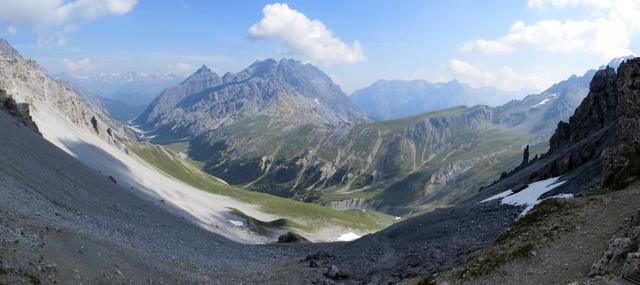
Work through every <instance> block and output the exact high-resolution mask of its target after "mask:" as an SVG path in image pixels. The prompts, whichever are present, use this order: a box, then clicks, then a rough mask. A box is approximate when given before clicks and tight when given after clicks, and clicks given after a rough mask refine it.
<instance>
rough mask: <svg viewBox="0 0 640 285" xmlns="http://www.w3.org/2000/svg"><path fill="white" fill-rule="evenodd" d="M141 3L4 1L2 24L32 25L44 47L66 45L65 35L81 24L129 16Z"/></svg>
mask: <svg viewBox="0 0 640 285" xmlns="http://www.w3.org/2000/svg"><path fill="white" fill-rule="evenodd" d="M137 3H138V0H74V1H64V0H20V1H15V0H0V7H2V9H0V22H7V23H13V24H21V25H29V26H32V27H34V28H35V29H36V30H37V31H38V34H39V36H40V39H39V40H38V42H39V43H40V44H48V43H51V42H55V43H57V44H64V41H65V40H64V36H65V35H66V34H68V33H71V32H73V31H75V30H77V29H78V25H80V24H82V23H85V22H90V21H95V20H98V19H100V18H104V17H108V16H120V15H124V14H126V13H129V12H130V11H131V10H133V8H134V7H135V6H136V4H137Z"/></svg>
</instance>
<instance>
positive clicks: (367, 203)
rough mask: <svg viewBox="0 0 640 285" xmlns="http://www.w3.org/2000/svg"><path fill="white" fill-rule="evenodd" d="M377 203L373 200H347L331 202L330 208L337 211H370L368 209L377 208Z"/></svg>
mask: <svg viewBox="0 0 640 285" xmlns="http://www.w3.org/2000/svg"><path fill="white" fill-rule="evenodd" d="M377 204H378V203H377V202H376V201H372V200H367V199H364V198H353V199H347V200H340V201H331V202H329V205H328V206H329V207H331V208H333V209H336V210H341V211H344V210H354V209H357V210H368V209H374V208H375V207H376V206H377Z"/></svg>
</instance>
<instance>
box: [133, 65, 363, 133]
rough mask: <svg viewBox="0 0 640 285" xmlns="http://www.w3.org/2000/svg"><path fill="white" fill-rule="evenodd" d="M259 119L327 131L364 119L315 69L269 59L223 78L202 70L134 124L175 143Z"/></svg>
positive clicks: (164, 94) (160, 98)
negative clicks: (174, 140)
mask: <svg viewBox="0 0 640 285" xmlns="http://www.w3.org/2000/svg"><path fill="white" fill-rule="evenodd" d="M257 116H264V117H269V118H273V119H276V120H279V121H281V122H284V123H285V124H291V125H293V126H297V125H304V124H317V125H321V126H329V127H339V126H342V125H347V124H350V123H351V122H352V121H354V120H359V119H363V118H364V115H363V114H362V113H361V112H360V111H359V110H358V109H357V107H355V106H354V105H353V104H352V103H351V101H350V100H349V98H348V97H347V96H346V94H344V93H343V92H342V90H341V89H340V87H339V86H338V85H336V84H335V83H333V81H332V80H331V78H330V77H329V76H327V75H326V74H324V73H323V72H322V71H320V70H319V69H317V68H316V67H314V66H313V65H310V64H303V63H302V62H300V61H296V60H290V59H283V60H280V61H276V60H273V59H267V60H262V61H256V62H254V63H252V64H251V65H250V66H248V67H247V68H245V69H244V70H242V71H240V72H238V73H235V74H233V73H226V74H225V75H224V76H223V77H222V78H220V77H219V76H218V75H217V74H215V73H213V72H211V71H210V70H209V69H208V68H206V66H203V67H201V68H200V69H199V70H198V71H196V73H194V74H193V75H191V76H190V77H189V78H187V79H186V80H185V81H184V82H183V83H181V84H179V85H178V86H175V87H170V88H167V89H166V90H165V91H163V92H162V93H161V94H160V96H158V98H156V100H154V102H152V103H151V104H150V106H149V107H148V108H147V110H146V111H145V112H144V113H143V114H142V115H141V116H139V117H138V118H137V119H136V122H137V123H138V124H139V125H141V126H142V127H143V128H144V129H145V130H147V131H153V132H157V133H158V135H159V139H160V138H162V137H165V138H167V139H175V138H183V137H191V136H197V135H200V134H202V133H204V132H206V131H210V130H213V129H216V128H218V127H220V126H222V125H229V124H233V123H235V122H238V121H241V120H244V119H250V118H255V117H257Z"/></svg>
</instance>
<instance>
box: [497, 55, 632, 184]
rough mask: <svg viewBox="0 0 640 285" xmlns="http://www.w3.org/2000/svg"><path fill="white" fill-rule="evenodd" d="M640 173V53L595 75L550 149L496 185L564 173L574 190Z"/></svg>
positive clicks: (627, 179)
mask: <svg viewBox="0 0 640 285" xmlns="http://www.w3.org/2000/svg"><path fill="white" fill-rule="evenodd" d="M639 173H640V58H635V59H630V60H627V61H625V62H623V63H622V64H621V65H620V67H619V68H618V71H617V72H616V71H615V70H614V69H613V68H611V67H607V68H606V69H602V70H600V71H598V72H597V73H596V74H595V75H594V77H593V80H592V81H591V84H590V91H589V95H587V97H586V98H585V99H584V100H583V101H582V103H581V104H580V106H579V107H578V108H577V109H576V111H575V113H574V115H573V116H571V118H570V119H569V122H568V123H567V122H562V121H561V122H559V123H558V126H557V128H556V131H555V133H554V134H553V136H552V137H551V139H550V140H549V151H548V152H547V153H546V154H544V155H543V157H542V158H541V159H539V160H535V161H532V163H530V165H529V166H527V167H526V168H522V169H516V170H515V171H514V172H513V175H512V177H509V178H505V177H503V178H505V179H503V180H504V181H503V183H497V184H498V185H504V186H512V185H515V184H517V183H531V182H535V181H538V180H542V179H546V178H550V177H557V176H563V175H564V176H566V177H565V180H569V183H567V184H566V185H564V186H563V187H571V188H572V190H569V192H571V193H578V192H582V191H585V190H587V189H588V188H593V187H600V186H612V187H614V188H620V187H625V186H626V185H628V184H629V183H630V182H631V181H634V180H635V179H637V178H638V177H640V175H639Z"/></svg>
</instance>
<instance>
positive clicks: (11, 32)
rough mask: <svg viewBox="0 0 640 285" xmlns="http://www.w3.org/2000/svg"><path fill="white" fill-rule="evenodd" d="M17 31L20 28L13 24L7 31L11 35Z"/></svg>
mask: <svg viewBox="0 0 640 285" xmlns="http://www.w3.org/2000/svg"><path fill="white" fill-rule="evenodd" d="M17 32H18V28H16V27H14V26H11V25H9V26H8V27H7V33H8V34H9V35H15V34H16V33H17Z"/></svg>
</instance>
